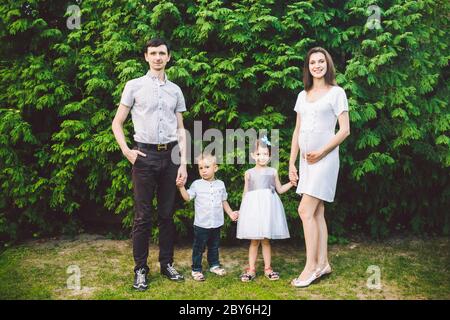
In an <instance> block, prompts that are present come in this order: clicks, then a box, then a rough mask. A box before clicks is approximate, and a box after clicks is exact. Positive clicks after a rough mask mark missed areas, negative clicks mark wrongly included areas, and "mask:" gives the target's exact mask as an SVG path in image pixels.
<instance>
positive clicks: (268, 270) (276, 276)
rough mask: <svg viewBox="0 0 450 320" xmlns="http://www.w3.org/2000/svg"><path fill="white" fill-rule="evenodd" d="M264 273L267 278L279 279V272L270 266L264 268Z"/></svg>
mask: <svg viewBox="0 0 450 320" xmlns="http://www.w3.org/2000/svg"><path fill="white" fill-rule="evenodd" d="M264 275H265V276H266V278H267V279H269V280H278V279H280V274H279V273H278V272H275V271H273V269H272V268H264Z"/></svg>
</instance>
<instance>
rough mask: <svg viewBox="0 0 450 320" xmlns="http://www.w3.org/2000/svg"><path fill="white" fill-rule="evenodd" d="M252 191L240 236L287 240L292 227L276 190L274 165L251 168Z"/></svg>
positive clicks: (240, 222) (241, 211)
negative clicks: (288, 222) (271, 166)
mask: <svg viewBox="0 0 450 320" xmlns="http://www.w3.org/2000/svg"><path fill="white" fill-rule="evenodd" d="M247 172H248V175H249V184H248V191H247V193H246V194H245V196H244V199H242V203H241V208H240V209H239V219H238V223H237V238H238V239H255V240H256V239H264V238H267V239H286V238H289V237H290V235H289V230H288V226H287V222H286V215H285V213H284V208H283V204H282V203H281V200H280V197H279V196H278V194H277V192H276V190H275V174H276V169H274V168H270V167H267V168H263V169H256V168H253V169H250V170H248V171H247Z"/></svg>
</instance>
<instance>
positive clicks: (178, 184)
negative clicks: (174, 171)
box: [175, 178, 186, 188]
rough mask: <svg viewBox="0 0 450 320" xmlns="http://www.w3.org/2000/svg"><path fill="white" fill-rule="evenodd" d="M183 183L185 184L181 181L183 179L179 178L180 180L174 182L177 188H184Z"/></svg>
mask: <svg viewBox="0 0 450 320" xmlns="http://www.w3.org/2000/svg"><path fill="white" fill-rule="evenodd" d="M185 183H186V182H185V181H183V179H181V178H180V179H177V180H176V182H175V184H176V185H177V187H178V188H182V187H184V185H185Z"/></svg>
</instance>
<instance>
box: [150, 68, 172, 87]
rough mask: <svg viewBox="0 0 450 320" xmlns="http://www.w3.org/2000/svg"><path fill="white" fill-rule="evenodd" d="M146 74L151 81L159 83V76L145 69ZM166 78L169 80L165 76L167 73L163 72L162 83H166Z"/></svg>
mask: <svg viewBox="0 0 450 320" xmlns="http://www.w3.org/2000/svg"><path fill="white" fill-rule="evenodd" d="M147 76H148V77H149V78H150V79H152V80H153V81H157V82H158V83H161V81H160V80H159V78H158V77H157V76H156V75H154V74H152V73H151V71H150V70H148V71H147ZM167 80H169V79H168V78H167V73H165V72H164V81H162V83H163V84H166V82H167Z"/></svg>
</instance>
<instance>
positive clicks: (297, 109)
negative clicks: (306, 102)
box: [294, 91, 305, 112]
mask: <svg viewBox="0 0 450 320" xmlns="http://www.w3.org/2000/svg"><path fill="white" fill-rule="evenodd" d="M304 92H305V91H302V92H300V93H299V94H298V96H297V101H296V102H295V107H294V111H295V112H300V105H301V104H302V99H303V93H304Z"/></svg>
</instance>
